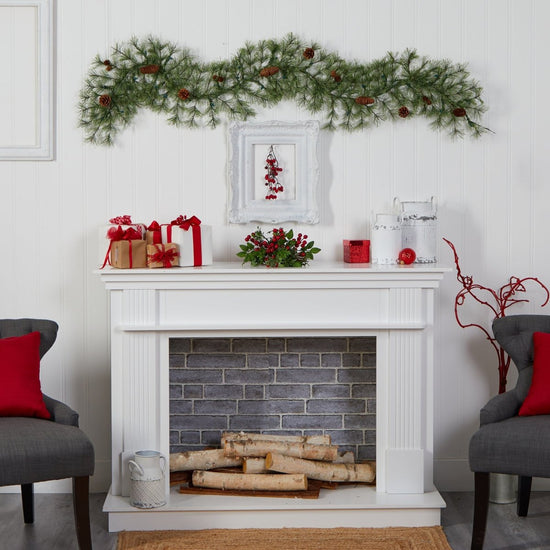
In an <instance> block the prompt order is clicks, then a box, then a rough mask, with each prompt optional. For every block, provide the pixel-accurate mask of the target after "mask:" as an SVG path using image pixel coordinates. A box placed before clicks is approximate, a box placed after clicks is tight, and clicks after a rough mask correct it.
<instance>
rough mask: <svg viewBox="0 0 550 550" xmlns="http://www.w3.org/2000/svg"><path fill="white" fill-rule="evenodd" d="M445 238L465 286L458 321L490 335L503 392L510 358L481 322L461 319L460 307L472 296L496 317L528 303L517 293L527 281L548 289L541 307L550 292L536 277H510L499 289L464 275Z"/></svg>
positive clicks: (459, 298) (458, 300) (457, 302)
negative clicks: (476, 281)
mask: <svg viewBox="0 0 550 550" xmlns="http://www.w3.org/2000/svg"><path fill="white" fill-rule="evenodd" d="M443 240H444V241H445V242H446V243H447V244H448V245H449V246H450V247H451V250H452V251H453V254H454V261H455V265H456V278H457V281H458V282H459V283H460V284H461V285H462V288H461V290H459V291H458V293H457V295H456V297H455V305H454V310H455V318H456V321H457V323H458V324H459V326H461V327H462V328H467V327H476V328H478V329H479V330H481V331H482V332H483V333H484V334H485V336H486V337H487V340H489V343H490V344H491V346H493V349H494V350H495V353H496V354H497V359H498V381H499V384H498V393H503V392H505V391H506V379H507V376H508V369H509V368H510V357H509V356H508V354H507V353H506V352H505V351H504V350H503V349H502V348H501V347H500V346H499V344H498V343H497V341H496V340H495V338H494V336H493V335H492V334H491V333H490V332H489V331H488V330H487V329H486V328H485V327H483V326H481V325H480V324H478V323H464V322H462V320H461V319H460V316H459V308H460V307H461V306H463V305H464V303H465V302H466V299H467V298H471V299H473V300H475V301H476V302H478V303H479V304H481V305H484V306H486V307H488V308H489V309H490V310H491V312H492V313H493V315H494V318H497V317H504V316H505V315H506V310H507V309H508V308H510V307H511V306H513V305H514V304H519V303H521V302H529V299H527V298H520V297H519V296H518V293H520V292H527V290H526V287H525V283H527V282H528V281H532V282H534V283H536V284H538V285H539V286H540V287H541V288H542V289H544V291H545V292H546V300H544V303H543V304H541V307H544V306H545V305H546V304H547V303H548V301H549V299H550V292H549V291H548V288H546V286H545V285H544V284H543V283H542V282H541V281H539V280H538V279H537V278H536V277H524V278H523V279H519V278H518V277H510V279H509V280H508V282H507V283H506V284H504V285H502V286H501V287H500V288H499V289H497V290H493V289H492V288H489V287H487V286H483V285H480V284H476V283H474V280H473V278H472V277H471V276H470V275H463V274H462V270H461V269H460V263H459V258H458V254H457V252H456V249H455V247H454V245H453V243H452V242H451V241H449V240H447V239H445V238H444V239H443ZM483 294H486V295H487V296H486V297H484V296H483Z"/></svg>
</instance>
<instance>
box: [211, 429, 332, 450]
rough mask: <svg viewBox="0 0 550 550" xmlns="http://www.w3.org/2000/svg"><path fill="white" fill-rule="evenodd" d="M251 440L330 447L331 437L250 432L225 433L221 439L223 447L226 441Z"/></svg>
mask: <svg viewBox="0 0 550 550" xmlns="http://www.w3.org/2000/svg"><path fill="white" fill-rule="evenodd" d="M237 440H250V441H258V440H265V441H277V442H281V441H283V442H284V441H288V442H292V443H310V444H311V445H330V444H331V440H330V435H272V434H259V433H249V432H224V433H223V434H222V438H221V445H222V447H223V446H224V445H225V442H226V441H237Z"/></svg>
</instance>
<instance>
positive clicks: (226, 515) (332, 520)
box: [103, 486, 445, 532]
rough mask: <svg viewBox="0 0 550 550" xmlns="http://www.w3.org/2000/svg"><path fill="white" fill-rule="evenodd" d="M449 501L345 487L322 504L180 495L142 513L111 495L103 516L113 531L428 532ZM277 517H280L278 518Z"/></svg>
mask: <svg viewBox="0 0 550 550" xmlns="http://www.w3.org/2000/svg"><path fill="white" fill-rule="evenodd" d="M442 508H445V501H444V500H443V498H442V497H441V495H440V494H439V492H438V491H432V492H429V493H421V494H399V495H395V494H394V495H392V494H388V493H380V492H377V491H376V489H375V488H374V487H372V488H371V487H364V486H346V487H342V488H339V489H335V490H330V491H328V490H326V491H321V494H320V496H319V498H318V499H315V500H310V499H285V498H261V497H254V498H252V497H233V496H222V497H220V496H217V497H210V496H200V495H180V494H179V493H178V492H177V490H176V489H172V490H171V492H170V498H169V500H168V503H167V504H166V505H165V506H162V507H161V508H155V509H154V510H139V509H137V508H134V507H133V506H131V505H130V503H129V499H128V498H127V497H121V496H116V495H112V494H111V492H109V494H108V496H107V499H106V500H105V504H104V506H103V511H104V512H106V513H108V514H109V531H110V532H117V531H123V530H127V531H153V530H163V529H167V530H171V529H183V530H197V529H246V528H250V527H251V526H252V525H253V526H254V527H255V528H257V529H268V528H271V529H273V528H283V527H302V528H306V527H310V528H332V527H392V526H395V525H400V526H403V527H426V526H431V525H440V519H441V509H442ZM274 512H276V513H274Z"/></svg>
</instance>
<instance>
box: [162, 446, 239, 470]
mask: <svg viewBox="0 0 550 550" xmlns="http://www.w3.org/2000/svg"><path fill="white" fill-rule="evenodd" d="M242 463H243V461H242V459H241V458H238V457H227V456H225V455H224V452H223V449H208V450H206V451H187V452H185V453H171V454H170V471H171V472H183V471H185V470H212V469H213V468H231V467H233V466H240V465H241V464H242Z"/></svg>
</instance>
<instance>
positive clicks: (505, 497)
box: [489, 474, 518, 504]
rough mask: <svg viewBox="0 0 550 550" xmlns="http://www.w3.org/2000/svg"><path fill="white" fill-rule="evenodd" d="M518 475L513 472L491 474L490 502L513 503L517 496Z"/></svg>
mask: <svg viewBox="0 0 550 550" xmlns="http://www.w3.org/2000/svg"><path fill="white" fill-rule="evenodd" d="M517 482H518V476H514V475H511V474H491V489H490V493H489V502H493V503H495V504H511V503H512V502H516V498H517Z"/></svg>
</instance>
